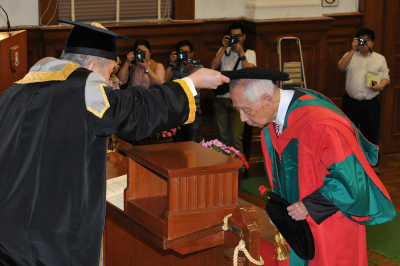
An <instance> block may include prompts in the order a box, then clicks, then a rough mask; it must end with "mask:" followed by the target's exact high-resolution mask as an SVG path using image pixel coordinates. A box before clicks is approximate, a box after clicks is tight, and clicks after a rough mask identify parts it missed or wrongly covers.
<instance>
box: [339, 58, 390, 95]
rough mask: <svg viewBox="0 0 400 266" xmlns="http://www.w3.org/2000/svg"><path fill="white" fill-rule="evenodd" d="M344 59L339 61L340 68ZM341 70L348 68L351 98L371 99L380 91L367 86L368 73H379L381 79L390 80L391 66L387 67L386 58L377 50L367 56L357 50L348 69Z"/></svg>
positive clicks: (348, 85) (347, 77) (347, 87)
mask: <svg viewBox="0 0 400 266" xmlns="http://www.w3.org/2000/svg"><path fill="white" fill-rule="evenodd" d="M347 54H348V53H346V54H345V55H344V56H343V57H345V56H346V55H347ZM342 60H343V58H342V59H341V60H340V61H339V69H340V62H341V61H342ZM340 70H346V91H347V93H348V94H349V96H350V97H351V98H353V99H357V100H371V99H372V98H374V97H375V96H376V95H378V94H379V91H373V90H371V89H370V88H369V87H367V85H366V83H367V73H372V74H375V75H379V76H380V78H381V80H382V79H388V80H389V68H388V67H387V64H386V59H385V57H384V56H383V55H381V54H378V53H376V52H373V53H369V54H368V56H367V57H364V56H362V54H361V53H360V52H359V51H357V52H355V53H354V55H353V58H351V61H350V64H349V65H348V67H347V69H340Z"/></svg>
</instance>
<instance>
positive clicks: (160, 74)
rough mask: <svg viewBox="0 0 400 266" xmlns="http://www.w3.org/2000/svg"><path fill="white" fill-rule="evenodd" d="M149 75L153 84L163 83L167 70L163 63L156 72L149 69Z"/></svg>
mask: <svg viewBox="0 0 400 266" xmlns="http://www.w3.org/2000/svg"><path fill="white" fill-rule="evenodd" d="M148 75H149V79H150V81H151V83H152V84H155V83H156V84H162V83H164V82H165V70H164V67H163V66H162V65H161V64H159V65H158V66H157V69H156V72H155V73H154V72H153V71H152V70H151V69H149V73H148Z"/></svg>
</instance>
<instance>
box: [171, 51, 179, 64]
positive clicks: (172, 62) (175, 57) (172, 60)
mask: <svg viewBox="0 0 400 266" xmlns="http://www.w3.org/2000/svg"><path fill="white" fill-rule="evenodd" d="M169 59H170V60H171V61H170V64H172V65H174V64H176V61H177V60H178V57H177V56H176V52H172V53H171V54H170V55H169Z"/></svg>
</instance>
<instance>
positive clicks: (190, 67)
mask: <svg viewBox="0 0 400 266" xmlns="http://www.w3.org/2000/svg"><path fill="white" fill-rule="evenodd" d="M182 66H183V68H184V69H186V70H187V71H188V72H189V73H190V74H193V73H194V65H193V64H188V63H187V62H186V61H185V62H183V64H182Z"/></svg>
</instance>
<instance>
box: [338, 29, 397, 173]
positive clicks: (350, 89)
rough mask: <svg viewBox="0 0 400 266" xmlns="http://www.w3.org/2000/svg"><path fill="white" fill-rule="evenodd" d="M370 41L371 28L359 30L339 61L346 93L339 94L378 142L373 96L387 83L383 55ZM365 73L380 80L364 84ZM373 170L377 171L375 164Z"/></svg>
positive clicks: (376, 104) (353, 116)
mask: <svg viewBox="0 0 400 266" xmlns="http://www.w3.org/2000/svg"><path fill="white" fill-rule="evenodd" d="M374 41H375V33H374V32H373V31H372V30H370V29H366V28H364V29H361V30H359V31H358V32H357V34H356V36H355V38H354V39H353V42H352V49H351V50H350V52H348V53H346V54H345V55H344V56H343V58H342V59H341V60H340V61H339V69H340V70H342V71H346V92H347V93H346V95H344V97H343V102H342V110H343V112H344V113H345V114H346V115H347V116H348V117H349V119H350V120H351V121H352V122H353V123H354V124H355V125H356V126H357V127H358V128H359V129H360V131H361V132H362V134H363V135H364V137H365V138H366V139H367V140H368V141H369V142H371V143H373V144H375V145H378V144H379V141H378V133H379V125H380V103H379V100H378V97H377V96H378V94H379V93H380V91H382V90H383V89H384V88H385V86H386V85H387V84H388V83H389V69H388V67H387V64H386V59H385V57H383V56H382V55H381V54H378V53H376V52H372V48H373V46H374ZM367 74H372V75H376V76H379V78H380V81H379V80H378V81H372V82H368V83H369V84H367ZM374 171H375V173H377V174H379V169H378V166H377V165H376V167H374Z"/></svg>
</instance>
